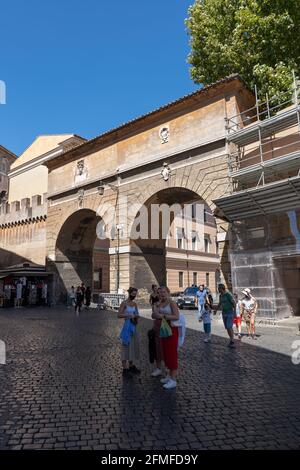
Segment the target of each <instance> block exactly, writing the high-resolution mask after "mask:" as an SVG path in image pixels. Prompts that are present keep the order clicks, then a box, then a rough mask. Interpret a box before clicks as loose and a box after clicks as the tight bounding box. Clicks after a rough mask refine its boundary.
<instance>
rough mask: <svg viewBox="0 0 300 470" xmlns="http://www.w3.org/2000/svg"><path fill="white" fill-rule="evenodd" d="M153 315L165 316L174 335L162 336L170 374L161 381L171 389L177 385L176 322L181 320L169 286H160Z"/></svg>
mask: <svg viewBox="0 0 300 470" xmlns="http://www.w3.org/2000/svg"><path fill="white" fill-rule="evenodd" d="M152 317H153V318H155V319H157V320H162V319H163V318H165V319H166V320H167V322H168V323H169V325H170V327H171V330H172V336H168V337H167V338H161V344H162V349H163V356H164V362H165V365H166V367H167V369H169V375H168V376H167V377H165V378H164V379H161V383H163V386H164V388H165V389H166V390H170V389H172V388H175V387H176V386H177V381H176V378H177V369H178V326H176V322H177V321H178V320H179V310H178V307H177V305H176V303H175V302H174V301H173V300H171V298H170V290H169V289H168V287H161V288H160V290H159V302H157V303H156V304H155V305H154V307H153V315H152Z"/></svg>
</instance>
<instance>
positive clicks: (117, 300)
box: [93, 292, 126, 309]
mask: <svg viewBox="0 0 300 470" xmlns="http://www.w3.org/2000/svg"><path fill="white" fill-rule="evenodd" d="M125 299H126V295H125V294H110V293H103V292H102V293H101V294H94V295H93V302H94V303H96V304H97V305H98V307H99V308H102V309H106V308H111V309H118V308H119V307H120V305H121V303H122V302H123V300H125Z"/></svg>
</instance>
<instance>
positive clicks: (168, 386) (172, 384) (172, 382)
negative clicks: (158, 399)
mask: <svg viewBox="0 0 300 470" xmlns="http://www.w3.org/2000/svg"><path fill="white" fill-rule="evenodd" d="M176 386H177V382H176V380H173V379H170V380H169V381H168V382H167V383H166V384H165V385H164V389H165V390H171V388H175V387H176Z"/></svg>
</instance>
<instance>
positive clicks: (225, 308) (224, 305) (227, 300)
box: [215, 284, 236, 348]
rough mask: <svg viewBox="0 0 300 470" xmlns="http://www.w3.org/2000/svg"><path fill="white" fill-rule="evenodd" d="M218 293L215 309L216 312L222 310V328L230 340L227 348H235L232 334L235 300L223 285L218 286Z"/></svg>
mask: <svg viewBox="0 0 300 470" xmlns="http://www.w3.org/2000/svg"><path fill="white" fill-rule="evenodd" d="M218 291H219V294H220V300H219V304H218V306H217V308H216V311H217V310H220V309H221V310H222V318H223V323H224V327H225V329H226V331H227V333H228V336H229V339H230V342H229V344H228V346H229V347H230V348H235V344H234V332H233V320H234V317H235V308H236V304H235V300H234V298H233V295H232V294H231V293H230V292H229V291H228V290H226V287H225V286H224V284H219V286H218ZM215 313H216V312H215Z"/></svg>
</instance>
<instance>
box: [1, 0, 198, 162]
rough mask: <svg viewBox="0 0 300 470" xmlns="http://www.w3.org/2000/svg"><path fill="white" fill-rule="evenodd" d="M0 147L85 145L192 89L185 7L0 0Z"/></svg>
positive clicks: (149, 1) (132, 0) (172, 2)
mask: <svg viewBox="0 0 300 470" xmlns="http://www.w3.org/2000/svg"><path fill="white" fill-rule="evenodd" d="M1 3H2V4H1V29H0V44H1V46H0V80H4V81H5V83H6V87H7V96H6V100H7V103H6V105H0V144H1V145H4V146H5V147H7V148H9V149H10V150H12V151H13V152H15V153H17V154H20V153H21V152H22V151H23V150H24V149H25V148H26V147H27V146H28V145H29V144H30V143H31V142H32V140H33V139H34V138H35V137H36V136H37V135H40V134H58V133H73V132H74V133H76V134H80V135H82V136H84V137H87V138H90V137H94V136H95V135H98V134H100V133H101V132H103V131H105V130H108V129H110V128H112V127H115V126H117V125H119V124H121V123H123V122H126V121H127V120H129V119H132V118H134V117H136V116H139V115H141V114H143V113H146V112H148V111H151V110H152V109H154V108H156V107H159V106H161V105H163V104H165V103H167V102H169V101H171V100H174V99H176V98H179V97H180V96H183V95H185V94H186V93H190V92H192V91H194V90H196V89H197V87H196V86H195V85H194V84H193V82H192V81H191V79H190V77H189V67H188V64H187V54H188V52H189V44H188V35H187V33H186V28H185V25H184V19H185V18H186V17H187V9H188V7H189V5H191V4H192V3H193V0H127V1H125V0H113V1H112V0H84V1H83V0H51V1H50V0H45V1H41V0H27V1H24V0H10V1H8V0H6V1H3V2H1Z"/></svg>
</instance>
